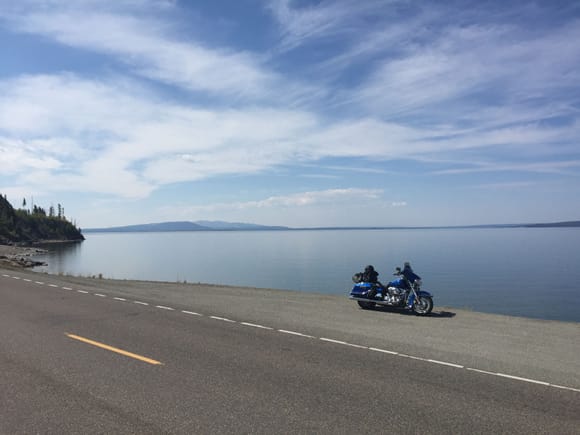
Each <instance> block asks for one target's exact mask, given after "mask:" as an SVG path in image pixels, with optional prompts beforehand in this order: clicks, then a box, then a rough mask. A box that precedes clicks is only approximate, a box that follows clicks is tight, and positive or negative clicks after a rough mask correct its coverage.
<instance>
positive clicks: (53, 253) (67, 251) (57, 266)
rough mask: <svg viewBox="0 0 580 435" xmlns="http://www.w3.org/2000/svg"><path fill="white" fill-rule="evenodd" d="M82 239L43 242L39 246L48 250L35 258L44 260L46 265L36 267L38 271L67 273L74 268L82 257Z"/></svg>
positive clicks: (35, 269)
mask: <svg viewBox="0 0 580 435" xmlns="http://www.w3.org/2000/svg"><path fill="white" fill-rule="evenodd" d="M82 243H83V242H82V241H76V242H59V243H42V244H39V245H38V247H39V248H41V249H45V250H46V251H47V252H46V253H44V254H40V255H38V256H35V257H34V259H35V260H38V261H42V262H43V263H45V264H46V265H45V266H37V267H34V268H33V270H34V271H37V272H50V273H53V274H66V273H70V271H71V270H74V269H75V267H76V266H77V265H78V261H79V259H80V257H81V255H80V254H81V249H82Z"/></svg>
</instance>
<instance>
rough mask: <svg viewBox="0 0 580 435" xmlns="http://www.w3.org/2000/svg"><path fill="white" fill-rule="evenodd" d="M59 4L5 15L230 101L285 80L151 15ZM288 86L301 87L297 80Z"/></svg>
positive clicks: (248, 57)
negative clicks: (181, 34) (183, 36)
mask: <svg viewBox="0 0 580 435" xmlns="http://www.w3.org/2000/svg"><path fill="white" fill-rule="evenodd" d="M89 3H90V2H89ZM129 3H130V2H129ZM55 6H56V7H55V8H46V9H44V8H36V9H34V8H33V9H30V8H23V9H21V10H19V12H18V13H14V14H10V15H7V16H6V17H5V18H6V19H7V20H8V22H9V23H11V25H12V27H13V28H14V29H15V30H16V31H18V32H26V33H32V34H36V35H42V36H46V37H48V38H51V39H53V40H55V41H57V42H59V43H61V44H64V45H68V46H71V47H77V48H81V49H86V50H91V51H94V52H97V53H103V54H110V55H113V56H115V57H116V58H117V59H118V61H120V62H124V63H127V64H128V65H130V66H131V67H133V68H134V71H135V72H137V73H138V74H141V75H143V76H145V77H148V78H151V79H154V80H157V81H161V82H165V83H168V84H172V85H177V86H180V87H183V88H186V89H189V90H192V91H202V92H207V93H209V94H213V95H215V96H220V95H221V96H224V95H227V96H228V98H229V99H230V101H231V99H233V98H240V99H246V98H252V99H255V98H258V99H262V98H265V97H266V96H269V95H270V94H271V93H272V92H274V91H275V89H277V86H279V85H280V84H281V77H279V76H278V75H277V74H276V73H274V72H272V71H270V70H268V69H267V68H265V67H264V66H263V65H262V61H261V60H260V58H259V57H258V56H256V55H254V54H252V53H249V52H240V51H237V52H235V51H232V50H230V49H226V48H223V49H219V48H208V47H205V46H204V45H202V44H201V43H196V42H194V41H187V42H182V41H180V40H179V39H177V38H176V37H175V36H173V35H171V34H170V31H169V30H168V28H169V26H167V25H166V24H165V23H164V22H163V21H161V20H160V19H158V18H156V17H153V16H151V15H149V16H147V17H145V16H144V15H139V14H132V15H129V14H126V13H123V12H122V10H121V11H119V8H113V10H107V9H106V8H103V7H100V8H94V9H91V8H90V7H89V6H90V5H88V4H87V3H86V2H84V3H82V4H81V6H82V7H79V5H78V4H77V5H73V6H71V5H70V4H69V3H68V2H67V3H65V2H55ZM103 9H105V10H103ZM121 9H122V8H121ZM136 10H139V9H138V8H136V7H135V5H133V8H132V11H133V12H135V11H136ZM285 86H286V89H292V88H293V89H295V91H296V92H297V93H302V92H303V91H300V86H299V85H297V84H288V83H286V85H285Z"/></svg>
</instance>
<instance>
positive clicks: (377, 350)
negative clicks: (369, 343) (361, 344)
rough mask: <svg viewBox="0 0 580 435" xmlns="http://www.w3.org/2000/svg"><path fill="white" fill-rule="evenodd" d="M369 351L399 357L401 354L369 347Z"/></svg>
mask: <svg viewBox="0 0 580 435" xmlns="http://www.w3.org/2000/svg"><path fill="white" fill-rule="evenodd" d="M369 349H370V350H374V351H375V352H381V353H388V354H389V355H398V354H399V352H393V351H392V350H385V349H378V348H376V347H369Z"/></svg>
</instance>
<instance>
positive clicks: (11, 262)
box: [0, 241, 580, 325]
mask: <svg viewBox="0 0 580 435" xmlns="http://www.w3.org/2000/svg"><path fill="white" fill-rule="evenodd" d="M63 242H64V241H59V242H58V243H63ZM66 242H70V241H66ZM51 243H53V242H52V241H45V242H43V243H42V244H41V245H45V244H51ZM47 252H48V250H46V249H42V248H39V247H32V246H28V247H25V246H15V245H2V244H0V269H1V268H6V269H10V270H22V271H27V272H31V273H35V274H38V275H45V276H53V277H55V278H58V279H67V280H68V279H70V280H86V281H89V282H91V281H94V282H95V283H99V282H100V283H103V282H105V281H107V282H117V283H121V284H122V285H127V286H129V287H133V286H135V285H139V284H140V283H141V284H148V285H158V286H171V285H175V284H178V285H185V286H197V287H203V288H221V289H224V288H228V289H234V290H235V291H240V289H246V290H255V291H274V292H292V293H295V294H304V293H307V294H310V295H316V296H317V297H318V298H325V297H327V296H335V297H338V298H341V299H342V298H343V297H342V296H340V295H329V294H327V293H316V292H303V291H300V290H294V289H290V288H288V289H278V288H272V289H270V288H267V287H253V286H240V285H232V284H220V283H200V282H197V283H196V282H187V281H183V282H181V281H149V280H141V279H138V278H128V279H115V278H107V277H103V276H102V275H100V274H99V275H73V274H70V275H68V274H64V275H63V274H54V273H50V272H46V271H37V270H33V268H34V267H37V266H46V265H47V264H46V263H44V262H40V261H35V260H33V259H32V258H31V257H34V256H37V255H41V254H45V253H47ZM346 300H348V298H346ZM348 302H352V301H348ZM435 308H436V310H435V311H440V310H446V311H462V312H469V313H474V314H475V313H477V314H481V315H493V316H503V317H507V318H516V319H525V320H533V321H542V322H561V323H570V324H573V325H579V324H580V321H576V320H569V319H566V320H563V319H554V318H541V317H533V316H525V315H514V314H509V313H497V312H492V311H478V310H475V309H473V308H470V307H466V306H460V305H458V306H442V305H437V304H436V306H435ZM393 311H396V309H393Z"/></svg>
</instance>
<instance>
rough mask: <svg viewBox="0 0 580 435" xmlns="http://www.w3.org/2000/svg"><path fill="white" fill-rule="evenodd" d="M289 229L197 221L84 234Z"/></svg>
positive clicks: (84, 230) (101, 230)
mask: <svg viewBox="0 0 580 435" xmlns="http://www.w3.org/2000/svg"><path fill="white" fill-rule="evenodd" d="M289 229H290V228H288V227H281V226H267V225H256V224H245V223H240V222H223V221H197V222H188V221H181V222H160V223H155V224H140V225H127V226H122V227H110V228H84V229H83V232H84V233H145V232H166V231H240V230H243V231H265V230H289Z"/></svg>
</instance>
